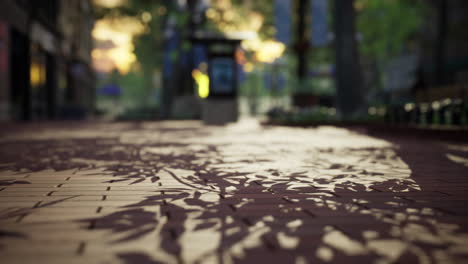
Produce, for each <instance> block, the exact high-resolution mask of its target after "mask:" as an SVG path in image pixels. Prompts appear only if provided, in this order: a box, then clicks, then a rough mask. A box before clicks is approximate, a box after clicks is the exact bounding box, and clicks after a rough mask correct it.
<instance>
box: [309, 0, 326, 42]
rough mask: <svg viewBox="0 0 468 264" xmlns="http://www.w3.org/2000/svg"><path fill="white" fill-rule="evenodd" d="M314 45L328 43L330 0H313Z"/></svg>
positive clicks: (311, 5)
mask: <svg viewBox="0 0 468 264" xmlns="http://www.w3.org/2000/svg"><path fill="white" fill-rule="evenodd" d="M310 9H311V10H310V11H311V15H312V26H311V29H312V34H311V36H312V41H311V42H312V45H313V46H316V47H320V46H325V45H327V44H328V42H329V41H328V35H329V32H328V21H327V19H328V0H312V2H311V4H310Z"/></svg>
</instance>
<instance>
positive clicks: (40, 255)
mask: <svg viewBox="0 0 468 264" xmlns="http://www.w3.org/2000/svg"><path fill="white" fill-rule="evenodd" d="M7 128H8V129H6V128H4V129H3V130H2V131H0V135H1V138H0V259H1V262H2V263H252V262H254V261H264V262H270V263H466V262H468V225H467V224H468V206H467V202H468V195H467V191H468V173H467V172H468V168H467V166H468V145H466V144H453V143H447V142H439V141H436V140H424V139H414V138H410V137H404V136H402V135H393V136H392V135H386V136H378V135H374V136H370V135H367V134H366V133H365V130H361V132H360V133H357V132H353V131H350V130H346V129H341V128H334V127H318V128H308V129H303V128H285V127H260V126H259V125H258V124H256V123H255V122H252V121H245V122H241V123H239V124H236V125H231V126H227V127H205V126H202V125H201V124H199V123H198V122H187V121H178V122H159V123H157V122H154V123H151V122H148V123H42V124H22V125H20V124H18V125H9V126H7Z"/></svg>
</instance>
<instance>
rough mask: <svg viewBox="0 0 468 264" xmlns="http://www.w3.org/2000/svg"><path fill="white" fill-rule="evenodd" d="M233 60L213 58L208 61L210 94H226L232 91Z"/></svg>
mask: <svg viewBox="0 0 468 264" xmlns="http://www.w3.org/2000/svg"><path fill="white" fill-rule="evenodd" d="M234 67H235V65H234V60H233V59H232V58H214V59H212V60H211V63H210V73H211V74H210V94H223V95H228V94H232V93H233V92H234V81H235V80H234V74H233V71H234V69H235V68H234Z"/></svg>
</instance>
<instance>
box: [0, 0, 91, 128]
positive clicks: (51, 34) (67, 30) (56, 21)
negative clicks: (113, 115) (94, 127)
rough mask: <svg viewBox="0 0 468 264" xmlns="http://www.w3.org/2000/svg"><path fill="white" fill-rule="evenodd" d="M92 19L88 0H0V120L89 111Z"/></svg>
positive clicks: (78, 114) (76, 115)
mask: <svg viewBox="0 0 468 264" xmlns="http://www.w3.org/2000/svg"><path fill="white" fill-rule="evenodd" d="M93 24H94V17H93V13H92V8H91V3H90V1H89V0H68V1H59V0H44V1H34V0H3V1H0V120H3V121H5V120H47V119H61V118H65V119H70V118H73V119H76V118H84V117H85V116H86V115H88V114H90V113H92V111H93V109H94V103H93V102H94V74H93V71H92V69H91V49H92V39H91V31H92V28H93Z"/></svg>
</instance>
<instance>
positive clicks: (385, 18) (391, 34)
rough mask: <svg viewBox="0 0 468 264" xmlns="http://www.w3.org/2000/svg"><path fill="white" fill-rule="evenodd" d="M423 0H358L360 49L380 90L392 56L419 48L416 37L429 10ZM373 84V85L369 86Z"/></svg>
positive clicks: (357, 18)
mask: <svg viewBox="0 0 468 264" xmlns="http://www.w3.org/2000/svg"><path fill="white" fill-rule="evenodd" d="M427 4H428V3H427V1H422V0H355V8H356V12H357V17H356V23H357V31H358V32H359V33H358V34H359V35H358V38H359V50H360V52H361V56H362V59H363V61H366V62H367V63H366V64H367V65H371V67H372V69H368V70H369V71H370V72H372V73H373V74H372V75H373V76H372V77H371V78H372V79H374V80H375V82H374V85H376V87H374V88H377V89H378V90H381V87H382V85H383V84H382V80H383V74H384V73H383V68H384V67H385V65H386V64H387V63H388V62H389V60H390V59H391V58H394V57H395V56H398V55H401V53H402V52H404V51H405V50H407V49H408V48H409V47H411V49H416V48H417V47H418V46H419V45H417V43H416V41H417V40H418V39H419V38H418V34H419V30H420V28H421V24H422V22H423V17H424V14H425V12H426V10H427V8H426V7H427ZM367 88H370V87H367Z"/></svg>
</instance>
